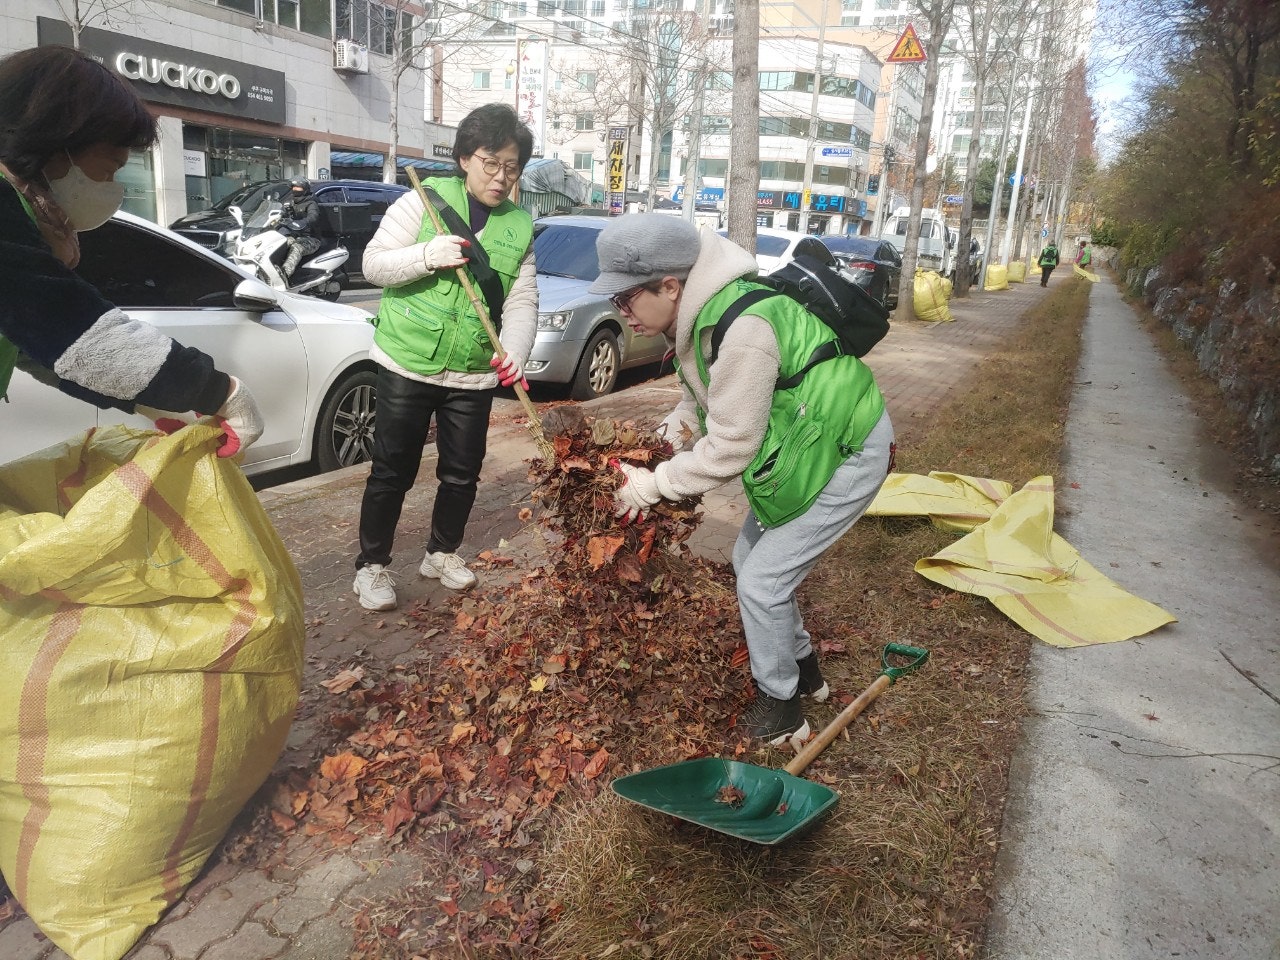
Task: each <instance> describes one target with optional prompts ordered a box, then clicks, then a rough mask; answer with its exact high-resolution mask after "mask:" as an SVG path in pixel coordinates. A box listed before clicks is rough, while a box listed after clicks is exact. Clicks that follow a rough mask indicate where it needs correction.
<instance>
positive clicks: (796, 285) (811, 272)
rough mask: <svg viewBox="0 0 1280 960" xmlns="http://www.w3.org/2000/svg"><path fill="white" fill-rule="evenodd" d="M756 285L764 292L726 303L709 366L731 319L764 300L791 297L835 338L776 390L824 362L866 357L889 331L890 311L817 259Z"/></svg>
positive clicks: (804, 258)
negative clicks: (843, 358) (842, 357)
mask: <svg viewBox="0 0 1280 960" xmlns="http://www.w3.org/2000/svg"><path fill="white" fill-rule="evenodd" d="M756 282H757V283H762V284H765V285H766V286H767V287H768V288H769V289H766V290H752V291H751V292H750V293H747V294H744V295H743V296H741V297H739V298H738V299H737V300H735V301H734V302H733V303H731V304H730V305H729V309H728V310H726V311H725V312H724V314H723V315H722V316H721V317H720V319H719V320H718V321H717V322H716V325H715V329H714V330H712V331H711V362H712V363H715V360H716V357H717V356H719V354H720V344H721V342H723V340H724V335H725V334H726V333H728V332H729V327H730V325H731V324H732V323H733V321H735V320H737V319H738V317H739V316H740V315H741V314H742V313H743V312H744V311H745V310H746V309H747V308H748V307H750V306H751V305H752V304H756V303H759V302H760V301H761V300H766V299H768V298H769V297H780V296H786V297H790V298H791V299H793V300H795V301H796V302H797V303H799V304H800V305H801V306H802V307H804V308H805V309H806V310H808V311H809V312H810V313H812V314H813V315H814V316H815V317H817V318H818V319H819V320H821V321H822V322H823V323H825V324H826V325H827V326H828V327H830V328H831V330H832V332H833V333H835V335H836V339H834V340H832V341H830V342H828V343H824V344H823V345H822V346H820V347H818V349H816V350H815V351H813V353H812V354H811V355H810V357H809V362H808V363H806V364H805V365H804V367H802V368H801V369H800V371H799V372H798V373H795V374H793V375H791V376H790V377H782V378H779V380H778V382H777V383H776V384H774V389H775V390H790V389H791V388H792V387H794V386H796V385H797V384H798V383H799V382H800V381H801V380H803V379H804V376H805V374H806V373H808V372H809V371H810V370H812V369H813V368H814V367H816V366H817V365H818V364H820V363H823V362H824V361H826V360H832V359H834V358H836V357H840V356H849V355H852V356H855V357H863V356H866V355H867V353H869V352H870V351H871V348H872V347H874V346H875V345H876V344H877V343H879V342H880V341H881V340H882V339H884V335H885V334H886V333H888V332H889V311H888V310H886V309H885V308H884V307H883V306H882V305H881V304H879V303H877V302H876V301H875V299H874V298H873V297H872V296H871V294H869V293H867V291H865V290H863V289H862V288H861V287H860V286H858V285H857V284H856V283H854V282H853V281H852V280H847V279H845V277H844V276H842V275H841V274H840V271H839V270H838V269H837V268H836V267H835V266H832V265H830V264H826V263H823V262H822V261H821V260H818V259H817V258H816V257H811V256H809V255H808V254H801V255H800V256H798V257H796V258H795V259H794V260H792V261H791V262H790V263H788V264H787V265H786V266H785V267H782V268H781V269H779V270H776V271H775V272H773V273H771V274H769V275H768V276H765V277H758V278H757V279H756Z"/></svg>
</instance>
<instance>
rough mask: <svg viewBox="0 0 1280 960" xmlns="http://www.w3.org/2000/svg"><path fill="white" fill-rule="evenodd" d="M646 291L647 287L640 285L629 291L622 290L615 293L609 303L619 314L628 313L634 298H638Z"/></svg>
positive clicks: (644, 284) (646, 285) (643, 284)
mask: <svg viewBox="0 0 1280 960" xmlns="http://www.w3.org/2000/svg"><path fill="white" fill-rule="evenodd" d="M648 289H649V285H648V284H646V283H642V284H640V286H638V287H632V288H631V289H630V290H623V291H622V292H621V293H615V294H614V295H613V296H612V297H610V298H609V302H610V303H612V304H613V309H615V310H617V311H618V312H619V313H629V312H630V310H631V304H632V303H633V302H634V301H635V299H636V297H638V296H640V294H641V293H642V292H644V291H645V290H648Z"/></svg>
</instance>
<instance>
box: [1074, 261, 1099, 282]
mask: <svg viewBox="0 0 1280 960" xmlns="http://www.w3.org/2000/svg"><path fill="white" fill-rule="evenodd" d="M1071 272H1072V273H1074V274H1075V275H1076V276H1077V277H1084V278H1085V279H1086V280H1088V281H1089V282H1090V283H1097V282H1098V281H1099V280H1101V279H1102V278H1101V277H1100V276H1098V275H1097V274H1096V273H1094V272H1093V271H1092V270H1086V269H1085V268H1084V267H1082V266H1080V264H1078V263H1073V264H1072V265H1071Z"/></svg>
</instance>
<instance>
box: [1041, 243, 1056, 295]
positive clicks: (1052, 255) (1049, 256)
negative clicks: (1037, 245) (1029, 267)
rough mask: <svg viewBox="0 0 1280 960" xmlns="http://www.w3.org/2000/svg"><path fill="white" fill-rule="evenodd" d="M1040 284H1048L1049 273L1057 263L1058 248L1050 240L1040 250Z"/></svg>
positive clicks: (1045, 285) (1043, 285)
mask: <svg viewBox="0 0 1280 960" xmlns="http://www.w3.org/2000/svg"><path fill="white" fill-rule="evenodd" d="M1039 262H1040V286H1042V287H1047V286H1048V285H1049V274H1051V273H1053V268H1054V267H1056V266H1057V265H1058V248H1057V246H1056V245H1055V244H1054V242H1053V241H1052V240H1050V241H1049V243H1048V244H1047V245H1046V246H1045V248H1044V249H1043V250H1041V251H1040V261H1039Z"/></svg>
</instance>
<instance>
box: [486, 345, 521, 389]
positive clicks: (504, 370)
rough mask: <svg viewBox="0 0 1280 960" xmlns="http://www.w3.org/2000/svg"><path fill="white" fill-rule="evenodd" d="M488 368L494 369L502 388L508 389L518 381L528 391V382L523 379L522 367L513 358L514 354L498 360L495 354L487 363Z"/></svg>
mask: <svg viewBox="0 0 1280 960" xmlns="http://www.w3.org/2000/svg"><path fill="white" fill-rule="evenodd" d="M489 366H491V367H493V368H494V371H495V372H496V373H497V374H498V382H499V383H500V384H502V385H503V386H504V387H509V386H511V385H512V384H513V383H515V382H516V381H517V380H519V381H520V385H521V386H522V387H524V388H525V389H526V390H528V389H529V381H528V380H526V379H525V378H524V365H523V364H522V363H521V362H520V361H519V360H517V359H516V358H515V354H512V353H508V354H507V355H506V356H505V357H504V358H503V359H501V360H499V359H498V355H497V354H496V353H495V354H494V355H493V359H492V360H490V361H489Z"/></svg>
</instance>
